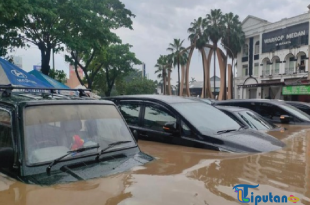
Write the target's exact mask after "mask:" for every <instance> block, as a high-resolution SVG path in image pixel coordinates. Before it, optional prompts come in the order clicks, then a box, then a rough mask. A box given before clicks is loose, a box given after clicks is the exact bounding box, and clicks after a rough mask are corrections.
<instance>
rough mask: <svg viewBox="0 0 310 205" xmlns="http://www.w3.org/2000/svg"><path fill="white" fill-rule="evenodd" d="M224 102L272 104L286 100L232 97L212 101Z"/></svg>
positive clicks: (282, 102) (283, 102)
mask: <svg viewBox="0 0 310 205" xmlns="http://www.w3.org/2000/svg"><path fill="white" fill-rule="evenodd" d="M225 102H228V103H229V102H269V103H273V104H285V102H286V101H284V100H278V99H234V100H225V101H214V103H215V104H217V103H218V104H221V103H225Z"/></svg>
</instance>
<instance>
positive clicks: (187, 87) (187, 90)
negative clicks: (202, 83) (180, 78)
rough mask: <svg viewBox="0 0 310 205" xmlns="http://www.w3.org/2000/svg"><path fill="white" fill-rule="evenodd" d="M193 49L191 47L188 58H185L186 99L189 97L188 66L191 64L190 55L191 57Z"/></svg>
mask: <svg viewBox="0 0 310 205" xmlns="http://www.w3.org/2000/svg"><path fill="white" fill-rule="evenodd" d="M194 49H195V47H194V45H193V46H192V48H191V50H190V52H189V55H188V58H187V63H186V76H185V84H186V95H187V96H188V97H189V96H191V94H190V90H189V66H190V64H191V60H192V55H193V52H194Z"/></svg>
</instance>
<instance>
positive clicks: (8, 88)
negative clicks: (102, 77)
mask: <svg viewBox="0 0 310 205" xmlns="http://www.w3.org/2000/svg"><path fill="white" fill-rule="evenodd" d="M1 90H2V91H3V92H2V94H1V96H2V97H10V96H11V93H12V91H13V90H35V91H38V90H41V91H49V92H50V93H51V94H52V95H53V94H56V91H57V90H58V91H59V90H63V91H77V92H79V97H83V96H87V95H86V94H85V91H91V89H71V88H41V87H15V86H11V85H0V91H1ZM34 93H35V92H34Z"/></svg>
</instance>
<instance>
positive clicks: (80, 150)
mask: <svg viewBox="0 0 310 205" xmlns="http://www.w3.org/2000/svg"><path fill="white" fill-rule="evenodd" d="M99 147H100V146H99V144H97V145H95V146H91V147H82V148H79V149H76V150H71V151H68V152H67V154H65V155H63V156H61V157H59V158H57V159H55V160H54V161H53V162H52V163H50V164H49V165H48V167H47V168H46V172H47V173H50V171H51V168H52V166H54V165H55V164H57V163H58V162H59V161H60V160H62V159H63V158H65V157H66V156H68V155H70V154H73V153H80V152H85V151H87V150H91V149H98V148H99Z"/></svg>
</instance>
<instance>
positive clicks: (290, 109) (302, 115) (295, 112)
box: [279, 104, 310, 121]
mask: <svg viewBox="0 0 310 205" xmlns="http://www.w3.org/2000/svg"><path fill="white" fill-rule="evenodd" d="M279 106H280V107H281V108H283V109H284V110H286V111H288V112H290V113H291V114H293V115H295V116H296V117H298V118H299V119H302V120H305V121H310V116H309V115H308V114H307V113H305V112H303V111H301V110H299V109H298V108H295V107H294V106H291V105H288V104H280V105H279Z"/></svg>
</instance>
